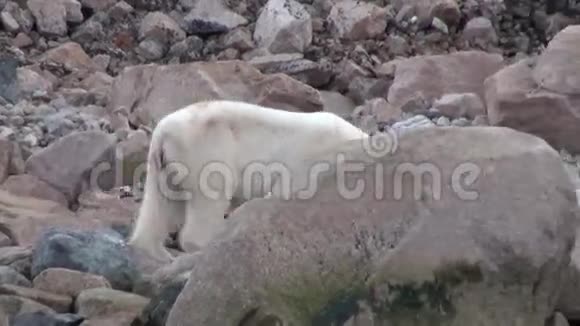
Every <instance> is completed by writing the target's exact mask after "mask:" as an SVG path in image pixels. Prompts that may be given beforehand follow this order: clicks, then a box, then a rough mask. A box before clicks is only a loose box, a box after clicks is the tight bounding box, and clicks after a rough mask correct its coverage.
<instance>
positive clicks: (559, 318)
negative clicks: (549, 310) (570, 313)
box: [546, 312, 570, 326]
mask: <svg viewBox="0 0 580 326" xmlns="http://www.w3.org/2000/svg"><path fill="white" fill-rule="evenodd" d="M546 326H570V324H569V323H568V320H566V317H564V315H563V314H562V313H560V312H556V313H554V315H553V316H552V317H551V318H550V320H548V321H547V322H546Z"/></svg>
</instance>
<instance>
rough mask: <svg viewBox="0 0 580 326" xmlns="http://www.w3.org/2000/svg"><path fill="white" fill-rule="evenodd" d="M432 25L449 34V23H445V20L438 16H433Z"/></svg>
mask: <svg viewBox="0 0 580 326" xmlns="http://www.w3.org/2000/svg"><path fill="white" fill-rule="evenodd" d="M431 26H433V28H435V29H437V30H438V31H440V32H441V33H443V34H449V28H448V27H447V24H445V22H443V21H442V20H441V19H439V18H437V17H433V21H432V22H431Z"/></svg>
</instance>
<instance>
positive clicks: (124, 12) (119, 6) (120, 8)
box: [109, 1, 135, 21]
mask: <svg viewBox="0 0 580 326" xmlns="http://www.w3.org/2000/svg"><path fill="white" fill-rule="evenodd" d="M134 11H135V9H134V8H133V7H132V6H131V5H130V4H128V3H127V2H125V1H119V2H117V3H116V4H115V5H114V6H113V7H111V8H110V9H109V17H111V18H112V19H113V20H117V21H122V20H123V19H125V18H126V17H128V16H129V15H131V14H132V13H133V12H134Z"/></svg>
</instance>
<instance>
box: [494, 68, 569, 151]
mask: <svg viewBox="0 0 580 326" xmlns="http://www.w3.org/2000/svg"><path fill="white" fill-rule="evenodd" d="M485 87H486V94H485V102H486V103H487V115H488V119H489V123H490V124H491V125H493V126H505V127H510V128H513V129H517V130H520V131H523V132H529V133H532V134H534V135H536V136H539V137H541V138H543V139H545V140H546V141H547V142H548V143H550V144H551V145H552V146H554V147H555V148H556V149H562V148H565V149H567V150H568V151H570V152H571V153H573V154H575V153H580V142H579V141H578V140H579V139H580V138H579V137H580V111H579V110H578V108H577V107H576V105H575V103H576V102H575V100H574V99H573V98H572V99H570V98H568V97H567V96H566V95H564V94H559V93H554V92H551V91H548V90H545V89H544V90H542V89H538V84H536V82H535V81H534V79H533V75H532V68H530V66H529V65H528V63H527V61H519V62H517V63H515V64H513V65H511V66H508V67H506V68H504V69H502V70H501V71H499V72H497V73H496V74H494V75H493V76H491V77H489V78H488V79H487V80H486V81H485Z"/></svg>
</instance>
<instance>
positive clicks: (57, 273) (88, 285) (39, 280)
mask: <svg viewBox="0 0 580 326" xmlns="http://www.w3.org/2000/svg"><path fill="white" fill-rule="evenodd" d="M33 284H34V288H36V289H39V290H42V291H47V292H51V293H55V294H60V295H66V296H70V297H73V298H76V297H77V296H78V295H79V294H80V293H81V292H82V291H84V290H88V289H94V288H111V284H110V283H109V281H107V279H106V278H104V277H103V276H100V275H95V274H90V273H83V272H79V271H75V270H72V269H66V268H48V269H45V270H44V271H42V272H40V274H38V275H37V276H36V277H35V278H34V280H33Z"/></svg>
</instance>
